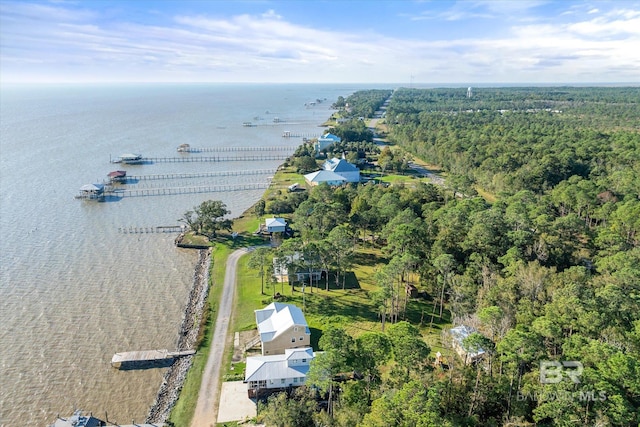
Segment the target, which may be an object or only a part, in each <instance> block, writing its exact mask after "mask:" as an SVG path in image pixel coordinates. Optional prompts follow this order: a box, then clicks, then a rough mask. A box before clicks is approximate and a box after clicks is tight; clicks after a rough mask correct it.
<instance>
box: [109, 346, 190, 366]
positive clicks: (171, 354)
mask: <svg viewBox="0 0 640 427" xmlns="http://www.w3.org/2000/svg"><path fill="white" fill-rule="evenodd" d="M195 353H196V351H195V350H184V351H169V350H143V351H126V352H123V353H116V354H114V355H113V357H112V358H111V366H113V367H114V368H118V369H126V368H130V369H132V368H135V367H136V366H142V365H145V364H158V363H163V362H173V360H174V359H176V358H178V357H184V356H191V355H192V354H195Z"/></svg>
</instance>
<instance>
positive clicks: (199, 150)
mask: <svg viewBox="0 0 640 427" xmlns="http://www.w3.org/2000/svg"><path fill="white" fill-rule="evenodd" d="M295 149H296V147H288V146H279V147H191V146H186V145H181V146H180V147H178V151H179V152H180V153H225V152H233V151H245V152H246V151H258V152H264V151H272V152H273V151H275V152H278V151H294V150H295Z"/></svg>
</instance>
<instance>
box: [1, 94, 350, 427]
mask: <svg viewBox="0 0 640 427" xmlns="http://www.w3.org/2000/svg"><path fill="white" fill-rule="evenodd" d="M357 89H360V88H359V87H356V86H354V85H342V86H336V85H195V84H194V85H113V86H86V85H78V86H71V85H67V86H64V85H63V86H38V87H26V86H16V87H13V86H12V87H4V86H3V88H2V96H1V97H0V103H1V104H0V107H1V108H0V111H1V116H0V166H1V167H0V196H1V199H0V231H1V233H2V234H1V236H2V238H1V239H0V245H1V246H0V248H1V249H0V325H2V326H1V327H0V384H2V387H0V426H24V425H42V426H44V425H47V424H49V423H51V422H53V420H54V419H55V416H56V414H60V415H68V414H70V413H71V412H72V411H73V409H75V408H79V409H83V410H85V411H92V412H93V413H94V414H95V415H96V416H99V417H104V415H105V413H107V414H108V418H109V420H111V421H117V422H120V423H129V422H131V421H132V420H135V421H138V422H141V421H143V420H144V418H145V417H146V416H147V412H148V410H149V406H150V405H151V404H152V403H153V401H154V399H155V397H156V393H157V391H158V388H159V386H160V383H161V381H162V376H163V374H164V372H165V369H147V370H140V371H118V370H115V369H113V368H111V366H110V364H109V361H110V360H111V356H112V355H113V353H115V352H119V351H132V350H143V349H162V348H169V349H172V348H175V346H176V344H177V338H178V331H179V328H180V323H181V320H182V316H183V311H184V308H185V304H186V302H187V297H188V293H189V290H190V289H191V286H192V283H193V274H194V266H195V264H196V260H197V254H196V252H195V251H190V250H185V249H179V248H176V247H175V246H174V239H175V237H176V235H175V234H172V233H138V234H124V233H122V232H121V231H119V230H120V229H122V228H130V227H135V228H153V227H156V226H165V225H176V224H178V221H177V220H178V219H179V218H180V217H181V216H182V214H183V213H184V212H185V211H186V210H188V209H191V208H193V207H194V206H196V205H198V204H199V203H201V202H202V201H204V200H209V199H217V200H222V201H223V202H224V203H226V204H227V206H228V207H229V209H230V210H231V211H232V216H237V215H239V214H241V213H242V212H243V211H244V210H245V209H247V208H248V207H250V206H251V205H252V204H253V203H254V202H255V201H256V200H257V199H258V198H259V197H260V196H261V194H262V192H263V190H250V191H242V192H223V193H206V194H185V195H177V196H148V197H128V198H123V199H120V200H118V201H112V202H104V203H98V202H89V201H81V200H75V199H74V196H75V195H76V194H77V192H78V189H79V188H80V186H82V185H84V184H88V183H96V182H100V181H102V180H104V179H105V178H106V175H107V173H109V172H110V171H113V170H116V169H125V170H127V172H128V174H130V175H132V174H133V175H146V174H162V173H196V172H215V171H232V170H255V169H271V170H273V171H275V169H276V167H277V166H278V164H279V163H281V162H280V161H277V160H273V161H264V162H255V161H252V162H248V161H237V162H220V163H158V164H149V165H135V166H127V167H123V165H113V164H110V163H109V159H110V156H111V157H113V158H115V157H116V156H118V155H120V154H123V153H129V152H137V153H142V154H143V155H144V156H147V157H177V155H178V154H177V152H176V147H177V146H178V145H180V144H183V143H188V144H191V146H194V147H215V146H225V147H226V146H272V147H273V146H288V147H291V151H290V152H293V150H294V149H295V147H296V146H297V145H299V144H300V142H301V140H300V138H283V137H282V136H281V135H282V133H283V131H284V130H290V131H292V132H300V133H305V134H320V133H321V132H322V129H321V128H319V127H318V125H319V124H320V123H322V122H323V121H324V120H326V118H327V117H328V116H329V115H330V113H331V111H330V109H329V107H330V105H331V103H332V102H333V101H335V99H336V98H337V97H338V96H339V95H342V96H346V95H348V94H349V93H351V92H353V91H355V90H357ZM325 98H326V101H324V102H322V103H318V104H315V105H313V106H311V105H309V104H308V103H309V102H310V101H314V100H316V99H322V100H324V99H325ZM305 103H307V104H308V105H306V106H305ZM267 111H268V112H267ZM275 117H278V118H279V119H280V121H282V122H285V123H284V124H274V121H273V119H274V118H275ZM245 121H251V122H254V123H260V124H262V126H257V127H243V126H242V123H243V122H245ZM287 122H288V123H287ZM232 154H233V153H232ZM198 155H200V154H191V156H198ZM267 178H268V175H241V176H231V177H217V178H198V179H197V180H193V181H191V180H181V181H180V183H179V184H176V183H171V182H170V180H166V181H159V182H151V181H150V182H145V183H144V184H145V185H148V186H174V185H175V186H190V185H193V186H196V185H222V184H240V183H250V182H265V181H266V180H267ZM140 185H141V183H138V184H134V185H132V187H135V186H140Z"/></svg>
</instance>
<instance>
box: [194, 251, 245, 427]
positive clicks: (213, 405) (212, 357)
mask: <svg viewBox="0 0 640 427" xmlns="http://www.w3.org/2000/svg"><path fill="white" fill-rule="evenodd" d="M247 251H248V250H247V249H238V250H237V251H235V252H233V253H232V254H231V255H229V258H228V259H227V264H226V274H225V276H224V284H223V289H222V297H221V298H220V306H219V308H218V316H217V318H216V326H215V329H214V332H213V340H212V342H211V351H210V352H209V359H207V365H206V366H205V368H204V374H203V376H202V383H201V385H200V393H199V394H198V403H197V405H196V410H195V413H194V415H193V420H192V421H191V427H213V426H215V425H216V420H217V418H218V402H219V401H220V369H221V367H222V357H223V355H224V347H225V343H226V341H227V332H228V330H229V319H230V318H231V312H232V310H233V296H234V289H235V285H236V267H237V265H238V259H240V257H241V256H242V255H244V254H245V253H247Z"/></svg>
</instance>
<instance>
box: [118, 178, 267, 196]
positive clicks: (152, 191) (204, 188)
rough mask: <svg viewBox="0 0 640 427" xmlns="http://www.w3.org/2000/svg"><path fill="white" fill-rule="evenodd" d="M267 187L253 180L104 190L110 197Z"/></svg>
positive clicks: (166, 194) (263, 183)
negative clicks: (228, 183) (234, 182)
mask: <svg viewBox="0 0 640 427" xmlns="http://www.w3.org/2000/svg"><path fill="white" fill-rule="evenodd" d="M267 188H269V182H255V183H248V184H230V185H202V186H195V187H156V188H139V189H128V190H120V189H112V190H109V191H105V195H106V196H111V197H140V196H176V195H178V194H197V193H216V192H224V191H245V190H265V189H267Z"/></svg>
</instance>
